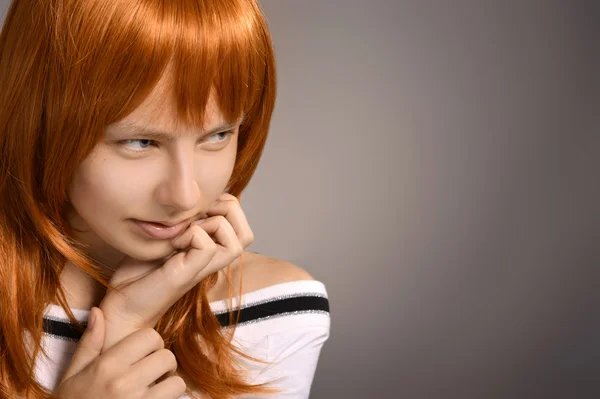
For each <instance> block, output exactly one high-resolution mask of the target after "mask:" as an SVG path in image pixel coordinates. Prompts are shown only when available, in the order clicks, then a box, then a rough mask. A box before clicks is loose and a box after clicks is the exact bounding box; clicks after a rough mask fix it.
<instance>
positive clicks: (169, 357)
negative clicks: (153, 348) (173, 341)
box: [161, 349, 177, 369]
mask: <svg viewBox="0 0 600 399" xmlns="http://www.w3.org/2000/svg"><path fill="white" fill-rule="evenodd" d="M161 352H162V353H161V355H162V356H163V357H164V361H165V364H166V365H167V366H168V368H169V369H176V368H177V357H176V356H175V354H174V353H173V352H172V351H170V350H169V349H161Z"/></svg>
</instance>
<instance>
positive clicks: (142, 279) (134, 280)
mask: <svg viewBox="0 0 600 399" xmlns="http://www.w3.org/2000/svg"><path fill="white" fill-rule="evenodd" d="M207 216H208V217H207V218H206V219H204V220H201V221H196V222H193V223H192V224H191V225H190V226H189V228H188V229H187V230H186V231H184V232H183V233H182V234H181V235H180V236H179V237H177V238H175V239H174V240H173V241H172V244H173V246H174V248H176V249H180V250H181V252H178V253H176V254H174V255H173V256H171V257H170V258H169V259H168V260H167V261H166V263H165V264H164V265H162V266H160V264H157V263H156V262H142V261H139V260H135V259H132V258H129V257H127V258H126V259H124V261H123V262H121V264H120V265H119V268H118V269H117V270H116V271H115V273H114V274H113V276H112V277H111V279H110V283H111V284H112V285H113V286H115V287H116V288H119V289H120V290H121V292H122V293H123V294H124V296H123V295H120V294H119V293H118V292H116V291H114V290H109V291H108V292H107V293H106V295H105V296H104V298H103V299H102V302H101V303H100V306H99V307H100V309H102V311H103V312H104V315H105V318H106V336H105V340H104V350H107V349H109V348H111V347H112V346H114V345H115V344H117V342H119V341H120V340H121V339H123V338H125V337H126V336H128V335H130V334H132V333H133V332H134V331H136V330H139V329H142V328H154V326H156V324H157V323H158V320H159V319H160V318H161V317H162V315H164V314H165V313H166V311H167V310H168V309H169V307H171V305H173V304H174V303H175V302H176V301H177V300H178V299H179V298H181V297H182V296H183V295H184V294H185V293H186V292H188V291H189V290H190V289H192V288H193V287H194V286H195V285H196V284H198V283H199V282H200V281H202V280H203V279H204V278H206V277H207V276H208V275H210V274H212V273H214V272H216V271H218V270H220V269H222V268H224V267H225V266H227V265H229V264H230V263H232V262H233V260H235V259H236V258H238V257H239V256H240V255H241V254H242V252H243V251H244V249H245V248H246V247H248V246H249V245H250V244H251V243H252V242H253V241H254V234H253V233H252V230H251V229H250V226H249V225H248V221H247V219H246V216H245V214H244V212H243V211H242V208H241V206H240V203H239V201H238V200H237V198H236V197H234V196H233V195H231V194H228V193H223V194H222V195H221V196H220V197H219V199H218V201H217V203H216V204H215V205H213V207H211V208H210V209H209V210H208V211H207ZM213 237H214V238H213ZM186 249H187V250H186Z"/></svg>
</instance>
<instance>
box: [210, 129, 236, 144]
mask: <svg viewBox="0 0 600 399" xmlns="http://www.w3.org/2000/svg"><path fill="white" fill-rule="evenodd" d="M234 132H235V130H229V131H227V132H221V133H216V134H213V135H212V136H209V138H212V137H217V140H216V141H210V143H216V144H219V143H224V142H225V141H227V139H228V138H229V136H231V135H232V134H233V133H234Z"/></svg>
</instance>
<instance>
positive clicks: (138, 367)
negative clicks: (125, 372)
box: [129, 349, 177, 386]
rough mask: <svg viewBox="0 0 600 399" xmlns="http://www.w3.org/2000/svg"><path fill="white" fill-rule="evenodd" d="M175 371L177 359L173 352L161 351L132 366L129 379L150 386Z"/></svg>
mask: <svg viewBox="0 0 600 399" xmlns="http://www.w3.org/2000/svg"><path fill="white" fill-rule="evenodd" d="M176 370H177V359H176V358H175V355H174V354H173V352H171V351H170V350H166V349H161V350H158V351H156V352H154V353H152V354H151V355H148V356H146V357H145V358H143V359H142V360H140V361H139V362H137V363H136V364H134V365H133V366H132V367H131V370H130V373H129V378H131V379H132V380H133V381H139V382H141V383H142V384H143V385H145V386H150V385H151V384H153V383H155V382H157V380H158V379H159V378H161V377H163V376H165V374H167V373H169V374H170V373H173V372H175V371H176ZM167 377H168V376H166V377H165V379H166V378H167Z"/></svg>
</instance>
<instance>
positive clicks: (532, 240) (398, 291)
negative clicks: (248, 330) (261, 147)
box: [0, 0, 600, 399]
mask: <svg viewBox="0 0 600 399" xmlns="http://www.w3.org/2000/svg"><path fill="white" fill-rule="evenodd" d="M0 4H2V5H6V4H7V1H3V2H2V1H0ZM261 4H262V6H263V8H264V11H265V13H266V15H267V18H268V19H269V23H270V27H271V31H272V35H273V39H274V42H275V48H276V52H277V62H278V72H279V96H278V102H277V106H276V110H275V113H274V117H273V123H272V129H271V132H270V137H269V140H268V142H267V147H266V149H265V153H264V156H263V158H262V160H261V163H260V166H259V168H258V170H257V173H256V175H255V176H254V178H253V180H252V182H251V184H250V186H249V187H248V189H247V190H246V191H245V193H244V195H243V197H242V204H243V205H244V209H245V210H246V212H247V216H248V218H249V221H250V224H251V226H252V228H253V230H254V232H255V235H256V241H255V242H254V244H253V245H252V246H251V247H250V249H251V250H253V251H258V252H260V253H264V254H266V255H270V256H273V257H278V258H281V259H286V260H289V261H292V262H294V263H296V264H298V265H300V266H302V267H304V268H305V269H307V270H308V271H309V272H310V273H311V274H313V275H314V276H315V277H316V278H317V279H319V280H321V281H323V282H324V283H325V284H326V286H327V289H328V293H329V296H330V302H331V316H332V330H331V336H330V339H329V341H327V342H326V344H325V346H324V348H323V351H322V354H321V359H320V363H319V367H318V370H317V374H316V376H315V380H314V384H313V390H312V395H311V398H317V399H318V398H324V399H325V398H367V397H369V398H371V397H373V398H375V397H376V398H527V399H530V398H592V397H595V398H597V397H600V396H598V395H600V383H599V382H598V380H600V344H599V343H598V342H597V341H598V339H599V338H600V312H599V311H598V309H597V308H596V307H597V304H598V303H599V301H598V300H599V299H600V294H599V293H598V291H599V290H598V282H599V281H600V270H599V269H598V266H599V261H600V245H598V241H599V238H600V234H599V233H600V231H599V230H600V184H599V183H600V182H599V179H598V177H597V176H598V173H597V170H598V168H599V167H600V161H599V159H598V158H599V157H598V153H599V150H600V139H599V137H598V128H599V125H600V123H599V117H598V114H599V112H598V108H599V105H600V103H599V96H598V88H599V85H598V83H599V79H598V77H597V75H598V72H599V71H600V68H599V67H600V57H599V50H600V45H598V43H599V42H600V41H599V39H600V34H599V29H600V17H599V16H600V4H599V2H597V1H591V0H590V1H567V0H564V1H551V0H547V1H541V0H540V1H506V0H503V1H500V0H498V1H484V0H480V1H465V0H455V1H443V0H439V1H430V0H426V1H425V0H414V1H400V0H396V1H391V0H390V1H383V0H380V1H356V0H335V1H334V0H327V1H316V0H315V1H306V0H305V1H291V0H288V1H282V0H262V1H261Z"/></svg>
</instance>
